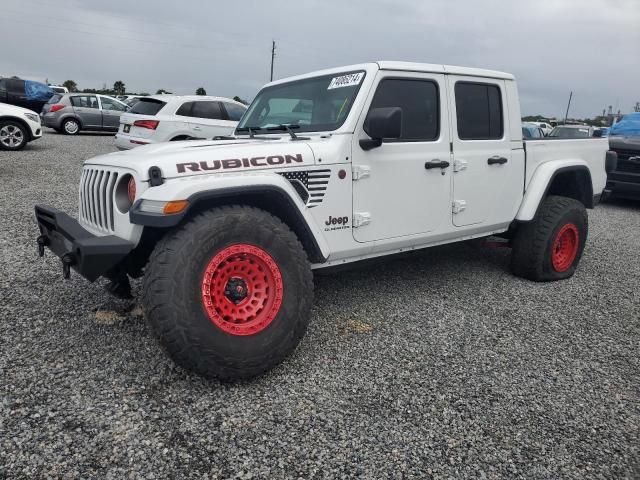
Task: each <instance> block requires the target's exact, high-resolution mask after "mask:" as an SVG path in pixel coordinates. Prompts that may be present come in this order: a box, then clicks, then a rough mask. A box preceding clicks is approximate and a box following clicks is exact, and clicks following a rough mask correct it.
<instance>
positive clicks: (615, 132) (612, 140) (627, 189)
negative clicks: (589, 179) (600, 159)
mask: <svg viewBox="0 0 640 480" xmlns="http://www.w3.org/2000/svg"><path fill="white" fill-rule="evenodd" d="M609 149H610V150H611V151H612V152H615V153H616V156H617V163H616V167H615V169H614V170H613V171H612V172H610V173H609V174H608V175H607V187H606V189H607V191H609V192H610V193H612V194H613V195H614V196H616V197H624V198H632V199H636V200H640V112H638V113H629V114H627V115H625V116H624V117H622V118H621V119H620V121H618V123H616V124H615V125H614V126H613V127H611V128H610V129H609Z"/></svg>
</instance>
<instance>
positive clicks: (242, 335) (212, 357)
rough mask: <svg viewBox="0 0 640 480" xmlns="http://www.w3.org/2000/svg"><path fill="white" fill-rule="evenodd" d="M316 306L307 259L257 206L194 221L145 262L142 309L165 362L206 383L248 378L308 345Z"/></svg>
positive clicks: (206, 215) (290, 235)
mask: <svg viewBox="0 0 640 480" xmlns="http://www.w3.org/2000/svg"><path fill="white" fill-rule="evenodd" d="M312 302H313V281H312V274H311V269H310V268H309V262H308V260H307V256H306V254H305V252H304V249H303V248H302V245H301V244H300V242H299V241H298V239H297V237H296V236H295V234H294V233H293V232H292V231H291V230H290V229H289V228H288V227H287V226H286V225H285V224H283V223H282V222H281V221H280V220H279V219H277V218H276V217H274V216H273V215H271V214H269V213H267V212H265V211H263V210H259V209H257V208H252V207H245V206H229V207H221V208H216V209H213V210H210V211H206V212H203V213H200V214H198V215H197V216H195V217H194V218H192V219H191V220H189V221H188V222H187V223H185V224H184V225H182V226H181V227H180V228H178V229H176V230H174V231H173V232H171V233H169V234H167V235H166V236H165V237H164V238H163V239H162V240H161V241H160V242H159V243H158V245H157V246H156V248H155V250H154V252H153V254H152V255H151V257H150V259H149V263H148V266H147V271H146V273H145V278H144V285H143V298H142V303H143V307H144V311H145V315H146V317H147V320H148V322H149V324H150V326H151V328H152V329H153V331H154V332H155V334H156V336H157V337H158V339H159V341H160V344H161V345H162V346H163V347H164V348H165V350H166V351H167V352H168V354H169V356H170V357H171V358H172V359H173V360H174V361H175V362H176V363H177V364H179V365H180V366H182V367H184V368H186V369H188V370H191V371H194V372H196V373H198V374H200V375H203V376H205V377H217V378H220V379H223V380H235V379H242V378H250V377H253V376H256V375H259V374H261V373H262V372H264V371H266V370H268V369H270V368H273V367H274V366H275V365H277V364H279V363H280V362H282V360H284V359H285V358H286V357H287V356H288V355H289V354H290V353H291V352H292V351H293V350H294V349H295V348H296V346H297V345H298V343H299V342H300V340H301V339H302V337H303V335H304V333H305V331H306V329H307V325H308V322H309V316H310V310H311V305H312Z"/></svg>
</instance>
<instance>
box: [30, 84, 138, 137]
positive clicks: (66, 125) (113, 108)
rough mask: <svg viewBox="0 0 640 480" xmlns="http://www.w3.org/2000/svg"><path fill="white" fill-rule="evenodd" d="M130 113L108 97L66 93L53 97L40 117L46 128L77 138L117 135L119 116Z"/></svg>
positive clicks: (122, 105)
mask: <svg viewBox="0 0 640 480" xmlns="http://www.w3.org/2000/svg"><path fill="white" fill-rule="evenodd" d="M127 109H128V107H127V105H125V104H124V103H122V102H121V101H120V100H116V99H115V98H113V97H109V96H107V95H94V94H91V93H65V94H64V95H60V94H56V95H54V96H53V97H51V99H50V100H49V102H47V103H46V104H45V105H44V107H42V112H41V113H40V117H41V118H42V124H43V125H44V126H45V127H50V128H53V129H54V130H57V131H58V132H64V133H66V134H67V135H76V134H77V133H78V132H79V131H80V130H97V131H108V132H116V131H118V126H119V125H120V115H122V114H123V113H124V112H126V111H127Z"/></svg>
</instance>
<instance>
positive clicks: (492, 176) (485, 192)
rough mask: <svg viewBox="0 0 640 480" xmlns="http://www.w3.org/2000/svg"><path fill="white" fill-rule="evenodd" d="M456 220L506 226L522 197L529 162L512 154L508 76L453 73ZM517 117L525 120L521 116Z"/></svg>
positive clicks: (464, 223)
mask: <svg viewBox="0 0 640 480" xmlns="http://www.w3.org/2000/svg"><path fill="white" fill-rule="evenodd" d="M448 82H449V92H450V95H451V96H452V101H451V102H450V104H451V108H452V114H451V119H452V124H453V125H452V132H453V138H452V142H453V144H452V145H453V158H454V166H453V167H454V168H453V171H454V173H453V212H454V214H453V224H454V225H455V226H456V227H464V226H471V225H480V224H482V225H484V226H486V227H489V226H491V225H501V224H504V223H505V222H509V221H510V220H512V219H513V217H512V216H513V204H514V202H515V201H517V199H519V198H521V195H522V188H523V178H524V161H523V159H522V158H521V157H520V156H516V157H514V158H513V159H512V152H511V141H510V138H509V129H508V125H509V117H508V112H509V109H508V108H507V95H506V86H505V81H504V80H501V79H490V78H489V79H485V78H482V79H478V78H477V77H466V76H457V75H449V77H448ZM513 121H516V122H520V119H514V120H513Z"/></svg>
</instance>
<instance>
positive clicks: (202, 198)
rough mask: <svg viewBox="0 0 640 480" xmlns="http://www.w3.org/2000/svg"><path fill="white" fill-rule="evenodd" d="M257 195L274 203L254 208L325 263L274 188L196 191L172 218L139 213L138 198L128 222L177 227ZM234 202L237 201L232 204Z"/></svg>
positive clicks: (284, 196)
mask: <svg viewBox="0 0 640 480" xmlns="http://www.w3.org/2000/svg"><path fill="white" fill-rule="evenodd" d="M257 196H259V197H263V198H264V197H266V198H270V199H275V200H276V201H275V202H274V205H264V204H262V205H255V206H257V207H258V208H262V209H263V210H266V211H269V212H270V213H272V214H273V215H275V216H277V217H278V218H280V219H281V220H282V221H283V222H284V223H286V224H287V225H288V226H289V228H291V229H292V230H293V231H294V232H295V233H296V235H298V238H299V239H300V242H301V243H302V244H303V246H304V247H305V250H306V251H307V254H308V255H309V259H310V261H312V262H314V263H323V262H325V261H326V260H327V257H325V256H324V254H323V253H322V249H321V248H320V245H318V242H317V239H316V237H315V235H314V234H313V232H312V231H311V228H310V227H309V225H308V223H307V222H306V220H305V218H304V216H303V215H302V213H301V212H300V210H299V209H298V206H297V205H296V204H295V202H294V201H293V199H292V198H291V197H290V196H289V194H288V193H287V192H286V191H285V190H284V189H282V188H280V187H278V186H275V185H247V186H238V187H226V188H219V189H215V190H205V191H202V192H198V193H195V194H193V195H191V196H190V197H188V198H187V199H186V200H187V201H188V202H189V203H188V206H187V208H186V209H185V210H184V211H182V212H180V213H176V214H172V215H164V214H158V213H148V212H142V211H140V205H141V203H142V201H143V199H139V200H137V201H136V202H135V203H134V204H133V206H132V207H131V209H130V210H129V221H130V222H131V223H133V224H136V225H142V226H144V227H151V228H158V229H168V228H173V227H176V226H178V225H179V224H180V223H181V222H182V221H184V220H186V219H187V218H189V217H190V216H192V215H194V214H195V213H197V212H198V211H201V210H203V209H206V208H213V207H215V206H216V205H221V204H230V203H240V204H242V203H243V199H247V198H255V197H257ZM234 199H236V200H237V201H236V202H234ZM245 203H246V202H245ZM269 207H271V208H269ZM283 208H284V211H283Z"/></svg>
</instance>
